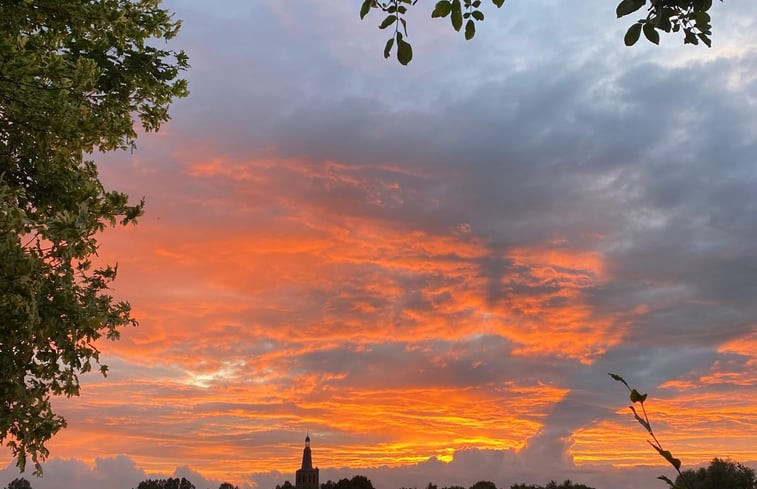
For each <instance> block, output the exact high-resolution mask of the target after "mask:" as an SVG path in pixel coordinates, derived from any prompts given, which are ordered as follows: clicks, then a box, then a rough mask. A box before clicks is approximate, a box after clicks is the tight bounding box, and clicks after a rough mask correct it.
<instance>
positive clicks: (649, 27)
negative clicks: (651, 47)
mask: <svg viewBox="0 0 757 489" xmlns="http://www.w3.org/2000/svg"><path fill="white" fill-rule="evenodd" d="M644 36H645V37H646V38H647V39H648V40H649V42H651V43H654V44H660V34H659V33H658V32H657V29H655V28H654V24H650V23H646V24H644Z"/></svg>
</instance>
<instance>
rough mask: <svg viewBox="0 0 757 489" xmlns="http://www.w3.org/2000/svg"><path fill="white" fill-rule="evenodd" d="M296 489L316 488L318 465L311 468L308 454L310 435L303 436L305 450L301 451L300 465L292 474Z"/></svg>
mask: <svg viewBox="0 0 757 489" xmlns="http://www.w3.org/2000/svg"><path fill="white" fill-rule="evenodd" d="M294 480H295V484H294V487H295V488H296V489H318V487H319V486H318V467H316V468H313V457H312V455H311V454H310V435H307V436H306V437H305V450H303V451H302V467H301V468H300V469H299V470H298V471H297V472H296V473H295V476H294Z"/></svg>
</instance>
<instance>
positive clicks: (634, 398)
mask: <svg viewBox="0 0 757 489" xmlns="http://www.w3.org/2000/svg"><path fill="white" fill-rule="evenodd" d="M608 375H609V376H610V377H612V379H613V380H617V381H618V382H621V383H623V385H625V386H626V388H627V389H628V391H629V392H630V394H629V398H630V400H631V402H632V403H633V404H639V407H640V409H641V413H642V414H643V415H644V417H643V418H642V417H641V416H640V415H639V412H638V411H637V410H636V408H634V406H633V404H632V405H631V406H628V407H629V408H630V409H631V412H632V413H633V416H634V418H635V419H636V421H638V422H639V424H640V425H641V426H643V427H644V429H645V430H646V431H647V433H649V436H650V437H652V440H647V443H649V445H650V446H651V447H652V448H654V449H655V450H656V451H657V453H659V454H660V456H661V457H662V458H664V459H665V460H667V461H668V463H669V464H670V465H672V466H673V468H674V469H676V472H678V478H677V479H676V480H677V481H678V480H680V481H683V482H684V483H686V479H685V478H682V477H681V460H680V459H678V458H675V457H674V456H673V454H672V453H670V451H668V450H665V449H663V448H662V444H661V443H660V441H659V440H658V439H657V436H656V435H655V434H654V431H652V424H651V423H650V421H649V416H647V409H646V407H644V401H646V400H647V395H646V394H640V393H639V391H637V390H636V389H633V388H631V386H629V385H628V382H626V381H625V379H624V378H623V377H621V376H620V375H617V374H612V373H611V374H608ZM658 479H660V480H663V481H665V482H667V483H668V485H669V486H670V487H672V488H674V489H675V488H677V487H680V486H676V485H675V484H674V483H673V481H672V480H670V478H668V477H667V476H664V475H661V476H659V477H658ZM686 486H687V487H688V489H691V487H690V486H688V484H686Z"/></svg>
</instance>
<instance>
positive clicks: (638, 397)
mask: <svg viewBox="0 0 757 489" xmlns="http://www.w3.org/2000/svg"><path fill="white" fill-rule="evenodd" d="M629 397H630V398H631V402H633V403H637V402H642V403H643V402H644V401H646V400H647V395H646V394H639V391H637V390H636V389H631V395H630V396H629Z"/></svg>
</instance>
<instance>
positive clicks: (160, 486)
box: [137, 477, 195, 489]
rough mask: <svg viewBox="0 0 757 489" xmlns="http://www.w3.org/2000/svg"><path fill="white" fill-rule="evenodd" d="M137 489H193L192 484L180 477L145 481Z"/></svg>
mask: <svg viewBox="0 0 757 489" xmlns="http://www.w3.org/2000/svg"><path fill="white" fill-rule="evenodd" d="M137 489H195V486H194V484H192V483H191V482H189V481H188V480H187V479H185V478H184V477H182V478H181V479H179V478H168V479H147V480H143V481H142V482H140V483H139V485H138V486H137Z"/></svg>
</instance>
